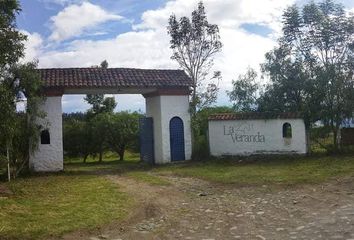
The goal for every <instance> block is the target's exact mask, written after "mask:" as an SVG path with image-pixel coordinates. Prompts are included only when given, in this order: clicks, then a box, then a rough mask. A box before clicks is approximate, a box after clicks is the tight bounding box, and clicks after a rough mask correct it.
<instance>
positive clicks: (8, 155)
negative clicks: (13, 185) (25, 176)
mask: <svg viewBox="0 0 354 240" xmlns="http://www.w3.org/2000/svg"><path fill="white" fill-rule="evenodd" d="M6 160H7V180H8V181H9V182H10V181H11V168H10V143H7V144H6Z"/></svg>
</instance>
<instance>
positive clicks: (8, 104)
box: [0, 0, 41, 180]
mask: <svg viewBox="0 0 354 240" xmlns="http://www.w3.org/2000/svg"><path fill="white" fill-rule="evenodd" d="M20 10H21V8H20V5H19V2H18V1H16V0H7V1H0V29H1V30H0V112H1V116H0V132H1V135H0V142H1V143H2V144H1V145H2V146H6V147H5V149H6V150H4V151H2V152H5V155H6V159H7V165H8V171H7V172H8V178H9V180H10V176H11V173H12V174H13V176H17V174H18V173H19V172H20V171H21V170H22V169H23V167H22V166H25V165H27V164H28V158H29V149H30V150H32V151H33V150H34V149H35V147H36V142H37V141H36V140H37V139H34V138H36V136H38V126H36V125H35V119H36V118H37V117H39V115H40V114H39V111H38V107H37V106H38V103H39V101H40V100H41V98H40V91H39V89H40V81H39V77H38V75H37V74H36V72H35V68H36V63H28V64H22V65H21V64H18V61H19V59H20V58H22V57H23V56H24V41H25V40H26V39H27V37H26V36H25V35H24V34H22V33H20V32H19V31H18V29H17V28H16V15H17V14H18V13H19V12H20ZM25 98H27V104H26V115H27V116H26V121H22V117H21V116H20V115H19V114H18V113H17V112H16V104H17V102H18V101H22V100H23V99H25ZM23 123H25V124H23ZM20 130H21V131H22V132H21V133H24V134H25V136H26V137H29V139H28V138H25V139H24V140H23V141H28V140H30V143H29V144H27V145H26V144H21V145H15V144H14V142H17V143H19V142H18V141H17V140H19V139H18V138H17V137H19V134H18V133H19V131H20ZM22 136H23V135H22ZM25 145H26V146H27V148H25V149H22V148H21V149H18V148H17V147H18V146H21V147H23V148H24V147H25ZM16 149H18V151H15V150H16ZM20 151H21V152H22V153H24V152H25V153H26V154H25V155H22V157H21V158H19V156H20V154H19V153H20Z"/></svg>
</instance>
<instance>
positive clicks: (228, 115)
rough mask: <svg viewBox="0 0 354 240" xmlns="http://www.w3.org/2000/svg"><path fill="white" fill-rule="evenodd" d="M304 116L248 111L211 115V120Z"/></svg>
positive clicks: (288, 113) (293, 117)
mask: <svg viewBox="0 0 354 240" xmlns="http://www.w3.org/2000/svg"><path fill="white" fill-rule="evenodd" d="M296 118H302V117H301V114H300V113H290V112H287V113H269V112H263V113H261V112H246V113H218V114H212V115H210V116H209V118H208V119H209V120H210V121H219V120H246V119H250V120H252V119H296Z"/></svg>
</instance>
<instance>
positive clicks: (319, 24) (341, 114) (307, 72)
mask: <svg viewBox="0 0 354 240" xmlns="http://www.w3.org/2000/svg"><path fill="white" fill-rule="evenodd" d="M283 24H284V25H283V36H282V38H280V40H279V47H277V49H275V50H274V51H273V52H271V53H270V54H268V59H267V61H268V63H266V64H268V66H266V67H265V70H266V72H268V73H269V75H270V78H271V81H272V82H273V83H275V84H274V86H272V87H270V88H268V91H266V92H265V95H264V97H263V99H273V102H275V101H274V100H275V98H279V99H278V101H279V102H281V103H282V104H283V106H284V107H285V108H288V107H289V106H292V108H295V109H299V110H300V111H302V112H303V113H304V114H305V116H306V115H307V116H306V118H307V119H308V122H313V121H315V120H316V119H320V120H322V122H323V123H325V124H326V125H328V126H330V127H331V129H332V131H333V145H334V146H335V149H337V148H338V146H339V138H338V136H339V134H338V132H339V128H340V125H341V123H342V122H343V120H344V119H345V118H351V117H353V112H354V108H353V106H354V84H353V81H354V80H353V72H354V64H353V59H354V57H353V56H354V38H353V36H354V16H353V15H350V14H348V13H347V12H346V11H345V9H344V7H343V6H342V5H340V4H337V3H335V2H334V1H332V0H324V1H323V2H320V3H314V2H311V3H309V4H306V5H304V6H303V7H302V9H301V10H300V8H299V7H297V6H296V5H293V6H291V7H289V8H288V9H287V10H286V11H285V12H284V15H283ZM277 54H283V56H282V57H280V58H277ZM272 55H273V56H272ZM274 56H276V57H274ZM275 59H277V60H281V62H283V63H284V64H281V65H279V64H277V63H276V62H275ZM269 60H272V61H271V62H269ZM283 60H284V61H283ZM269 63H271V64H269ZM291 72H292V73H291ZM274 73H276V74H274ZM287 85H289V86H291V87H290V88H287V87H285V86H287ZM273 94H275V96H276V97H273ZM263 106H264V104H263Z"/></svg>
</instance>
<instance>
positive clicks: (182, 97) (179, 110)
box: [144, 91, 192, 164]
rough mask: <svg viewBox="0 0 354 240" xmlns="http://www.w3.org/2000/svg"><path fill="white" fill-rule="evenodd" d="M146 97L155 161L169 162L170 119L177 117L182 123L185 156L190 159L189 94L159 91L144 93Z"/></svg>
mask: <svg viewBox="0 0 354 240" xmlns="http://www.w3.org/2000/svg"><path fill="white" fill-rule="evenodd" d="M144 97H145V99H146V116H147V117H152V118H153V124H154V150H155V163H156V164H164V163H169V162H171V151H170V150H171V148H170V127H169V126H170V120H171V119H172V118H173V117H179V118H181V119H182V121H183V125H184V140H185V157H186V160H190V159H191V155H192V140H191V118H190V113H189V95H188V94H186V91H184V92H182V93H179V92H168V91H164V92H162V91H159V92H157V93H154V94H148V95H144Z"/></svg>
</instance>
